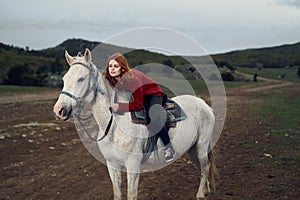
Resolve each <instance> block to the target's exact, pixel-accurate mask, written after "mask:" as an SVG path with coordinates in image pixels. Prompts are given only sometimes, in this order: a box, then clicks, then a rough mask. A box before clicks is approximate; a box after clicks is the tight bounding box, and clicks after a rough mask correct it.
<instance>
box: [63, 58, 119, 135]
mask: <svg viewBox="0 0 300 200" xmlns="http://www.w3.org/2000/svg"><path fill="white" fill-rule="evenodd" d="M76 64H77V65H81V66H83V67H85V68H87V69H88V70H89V71H90V74H91V65H90V66H88V65H86V64H84V63H80V62H76V63H73V64H72V65H71V67H72V66H73V65H76ZM97 80H98V73H96V76H95V77H94V83H93V86H92V90H94V91H97V92H99V93H100V94H102V95H104V94H105V93H104V91H103V90H102V89H101V88H100V87H99V86H98V85H96V81H97ZM89 81H90V79H89ZM87 93H88V91H86V93H85V94H84V95H83V96H82V97H78V96H75V95H73V94H72V93H70V92H68V91H64V90H62V91H61V92H60V94H63V95H66V96H68V97H70V98H71V99H73V100H75V101H76V104H78V103H79V111H78V112H76V113H74V116H75V117H76V118H77V119H79V120H78V122H79V124H80V126H81V127H82V128H83V129H84V131H85V133H86V134H87V135H88V136H89V138H90V139H91V140H93V141H101V140H103V139H104V138H105V137H106V136H107V134H108V132H109V130H110V127H111V125H112V121H113V114H112V108H111V107H109V111H110V113H111V116H110V120H109V122H108V124H107V126H106V129H105V132H104V135H103V136H102V137H101V138H100V139H98V140H97V139H94V138H93V137H92V136H90V134H88V132H87V130H86V128H84V126H83V124H82V122H81V120H88V119H90V118H91V117H92V116H93V114H91V115H90V116H89V117H87V118H84V119H83V118H81V117H80V113H81V111H82V108H83V106H82V99H83V98H84V97H85V96H86V95H87Z"/></svg>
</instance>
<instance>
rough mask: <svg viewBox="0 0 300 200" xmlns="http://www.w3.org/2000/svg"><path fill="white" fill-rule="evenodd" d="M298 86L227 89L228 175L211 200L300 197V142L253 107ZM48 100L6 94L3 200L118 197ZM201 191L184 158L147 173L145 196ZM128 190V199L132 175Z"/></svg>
mask: <svg viewBox="0 0 300 200" xmlns="http://www.w3.org/2000/svg"><path fill="white" fill-rule="evenodd" d="M298 88H299V87H298ZM298 88H297V87H295V86H293V85H290V84H286V85H284V84H282V86H280V87H266V88H264V89H261V90H260V89H258V90H250V89H249V88H248V89H249V90H248V91H247V88H235V89H230V90H228V91H227V95H228V102H227V103H228V105H227V110H228V112H227V118H226V123H225V127H224V130H223V132H222V134H221V137H220V139H219V141H218V143H217V145H216V147H215V149H216V151H217V153H218V155H219V156H218V157H219V158H218V160H217V167H218V169H219V173H220V176H219V177H218V178H217V190H216V191H215V192H214V193H213V194H211V195H210V196H209V199H299V196H300V189H299V185H300V181H299V177H300V176H299V175H300V173H299V171H300V170H299V168H300V166H299V147H298V146H299V144H298V143H297V141H299V140H296V141H295V140H292V139H290V138H289V137H287V138H286V139H282V137H278V136H276V135H272V134H270V133H269V129H270V127H269V125H268V124H264V123H263V122H261V121H260V120H259V119H258V118H257V115H256V113H255V111H254V109H253V108H254V107H257V106H260V104H261V102H262V101H263V99H264V98H265V97H267V96H268V95H271V94H273V93H278V94H284V95H286V94H289V95H299V89H298ZM47 95H48V96H52V97H51V98H52V99H51V98H50V99H49V98H45V96H47ZM47 95H46V94H42V95H41V98H38V97H36V96H35V97H34V99H33V100H34V101H30V102H29V100H30V98H27V99H26V101H25V100H24V99H22V98H21V97H19V98H15V100H14V101H12V100H10V101H9V102H6V101H5V100H3V99H4V98H5V97H3V96H2V97H0V102H1V104H0V107H1V121H0V156H1V164H0V168H1V172H0V176H1V182H0V188H1V190H0V199H104V200H106V199H113V195H112V185H111V182H110V179H109V176H108V172H107V169H106V166H105V165H104V164H102V163H100V162H99V161H97V160H96V159H95V158H94V157H93V156H91V155H90V154H89V153H88V151H87V150H86V149H85V148H84V146H83V144H82V143H81V141H80V139H79V137H78V135H77V132H76V130H75V127H74V124H73V122H72V120H70V121H68V122H58V121H55V119H54V117H53V114H52V107H53V104H54V102H55V98H56V96H55V94H51V95H49V94H47ZM53 95H54V96H53ZM48 96H47V97H48ZM1 99H2V100H3V101H1ZM28 99H29V100H28ZM295 134H297V135H298V136H297V137H299V131H298V132H297V133H295ZM291 155H292V156H293V157H296V158H297V159H288V158H290V157H289V156H291ZM284 158H286V159H284ZM124 175H125V174H124ZM198 186H199V172H198V171H197V170H196V167H195V166H194V164H193V163H192V162H191V161H190V160H189V158H188V156H183V157H182V158H180V159H178V160H177V161H176V162H175V163H174V164H172V165H170V166H168V167H166V168H163V169H161V170H158V171H155V172H151V173H143V174H141V178H140V184H139V194H138V197H139V199H145V200H148V199H195V197H196V193H197V190H198ZM123 191H124V197H126V193H125V192H126V176H124V184H123Z"/></svg>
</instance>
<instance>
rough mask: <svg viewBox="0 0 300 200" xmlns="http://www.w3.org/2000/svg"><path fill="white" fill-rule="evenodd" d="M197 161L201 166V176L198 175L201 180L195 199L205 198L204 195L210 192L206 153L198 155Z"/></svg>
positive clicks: (208, 164)
mask: <svg viewBox="0 0 300 200" xmlns="http://www.w3.org/2000/svg"><path fill="white" fill-rule="evenodd" d="M199 161H200V166H201V176H200V178H201V181H200V186H199V189H198V193H197V199H205V195H206V194H208V193H210V187H209V181H208V177H209V167H210V163H209V160H208V156H207V154H206V155H202V156H201V157H199Z"/></svg>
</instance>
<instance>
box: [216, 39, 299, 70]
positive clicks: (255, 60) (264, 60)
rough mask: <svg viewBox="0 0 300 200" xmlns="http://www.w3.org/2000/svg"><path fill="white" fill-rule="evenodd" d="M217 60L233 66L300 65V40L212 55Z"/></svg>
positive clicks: (278, 66)
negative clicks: (292, 42)
mask: <svg viewBox="0 0 300 200" xmlns="http://www.w3.org/2000/svg"><path fill="white" fill-rule="evenodd" d="M212 58H213V59H214V60H215V61H216V62H219V63H220V62H224V63H227V64H229V65H231V66H240V67H250V68H253V67H264V68H283V67H286V66H300V42H298V43H295V44H287V45H282V46H277V47H268V48H260V49H246V50H240V51H233V52H229V53H223V54H216V55H212Z"/></svg>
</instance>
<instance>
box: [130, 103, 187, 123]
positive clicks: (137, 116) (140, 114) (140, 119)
mask: <svg viewBox="0 0 300 200" xmlns="http://www.w3.org/2000/svg"><path fill="white" fill-rule="evenodd" d="M164 108H165V110H166V112H167V116H168V118H167V122H166V126H167V127H172V128H173V127H176V122H178V121H182V120H184V119H185V118H186V115H185V113H184V111H183V110H182V109H181V107H180V106H179V105H178V104H177V103H176V102H175V101H173V100H171V99H168V100H167V102H166V105H165V106H164ZM131 119H132V122H133V123H136V124H144V125H146V124H147V122H146V117H145V110H144V109H142V110H140V111H135V112H131Z"/></svg>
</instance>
